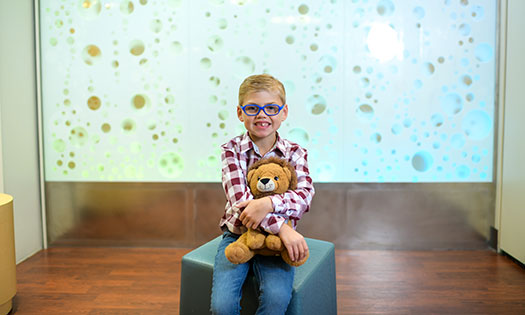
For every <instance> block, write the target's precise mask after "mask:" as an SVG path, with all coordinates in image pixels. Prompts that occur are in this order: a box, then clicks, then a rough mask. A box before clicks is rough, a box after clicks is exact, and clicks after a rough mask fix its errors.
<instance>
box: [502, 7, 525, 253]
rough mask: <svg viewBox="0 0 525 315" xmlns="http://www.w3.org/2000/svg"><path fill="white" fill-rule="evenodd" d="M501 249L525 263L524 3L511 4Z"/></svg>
mask: <svg viewBox="0 0 525 315" xmlns="http://www.w3.org/2000/svg"><path fill="white" fill-rule="evenodd" d="M507 5H508V11H507V47H506V51H507V55H506V60H507V61H506V62H507V67H506V79H505V83H506V87H505V118H504V136H503V175H502V192H501V227H500V237H501V240H500V248H501V249H503V250H504V251H505V252H507V253H509V254H510V255H512V256H513V257H514V258H516V259H518V260H519V261H521V262H522V263H525V165H524V164H523V157H524V156H525V141H524V140H523V135H524V134H525V124H523V119H524V117H525V101H524V98H523V75H524V73H525V59H524V57H523V56H525V41H524V40H523V39H524V38H525V19H524V18H523V16H524V15H525V1H522V0H509V1H508V3H507Z"/></svg>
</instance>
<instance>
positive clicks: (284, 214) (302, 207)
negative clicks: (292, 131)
mask: <svg viewBox="0 0 525 315" xmlns="http://www.w3.org/2000/svg"><path fill="white" fill-rule="evenodd" d="M307 156H308V154H307V151H306V150H305V149H303V148H301V147H297V148H295V150H294V151H293V152H292V155H291V160H290V163H291V164H292V166H293V167H294V168H295V171H296V172H297V188H296V189H295V190H288V191H287V192H285V193H284V194H281V195H273V196H271V197H270V198H271V199H272V203H273V212H272V213H269V214H268V215H267V216H266V217H265V218H264V219H263V221H262V222H261V225H260V226H261V227H262V228H263V229H264V230H265V231H267V232H269V233H272V234H277V233H279V231H280V229H281V226H282V224H283V223H284V222H286V221H287V220H290V221H291V222H292V226H293V227H294V228H296V226H297V221H299V220H300V219H301V217H302V216H303V214H304V213H305V212H308V210H309V209H310V203H311V202H312V198H313V196H314V194H315V190H314V186H313V183H312V178H311V177H310V171H309V169H308V158H307Z"/></svg>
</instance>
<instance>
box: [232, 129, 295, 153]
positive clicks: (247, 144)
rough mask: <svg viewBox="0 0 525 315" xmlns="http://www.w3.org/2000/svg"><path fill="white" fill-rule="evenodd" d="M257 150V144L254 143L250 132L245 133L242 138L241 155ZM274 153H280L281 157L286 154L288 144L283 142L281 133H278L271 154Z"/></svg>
mask: <svg viewBox="0 0 525 315" xmlns="http://www.w3.org/2000/svg"><path fill="white" fill-rule="evenodd" d="M254 149H255V143H253V140H252V139H251V138H250V136H249V134H248V132H246V133H244V135H243V136H242V138H241V153H246V152H248V151H249V150H254ZM272 151H280V153H281V155H282V156H284V155H285V153H286V143H285V142H284V141H283V139H282V138H281V136H279V133H278V132H277V141H275V144H274V146H273V147H272V149H271V150H270V151H269V152H272Z"/></svg>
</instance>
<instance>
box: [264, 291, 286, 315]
mask: <svg viewBox="0 0 525 315" xmlns="http://www.w3.org/2000/svg"><path fill="white" fill-rule="evenodd" d="M291 298H292V294H291V292H287V291H286V290H279V289H276V288H266V289H264V292H261V294H260V296H259V303H260V305H261V306H263V305H264V306H263V308H264V309H272V310H273V312H271V313H269V314H272V313H273V314H281V313H283V314H284V312H286V308H287V307H288V304H289V303H290V300H291Z"/></svg>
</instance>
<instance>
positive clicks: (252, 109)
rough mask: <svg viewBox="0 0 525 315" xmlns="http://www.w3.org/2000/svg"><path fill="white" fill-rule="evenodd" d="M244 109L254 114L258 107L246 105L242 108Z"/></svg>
mask: <svg viewBox="0 0 525 315" xmlns="http://www.w3.org/2000/svg"><path fill="white" fill-rule="evenodd" d="M244 110H245V111H246V112H247V113H250V114H254V113H256V112H258V111H259V107H257V106H246V107H245V108H244Z"/></svg>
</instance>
